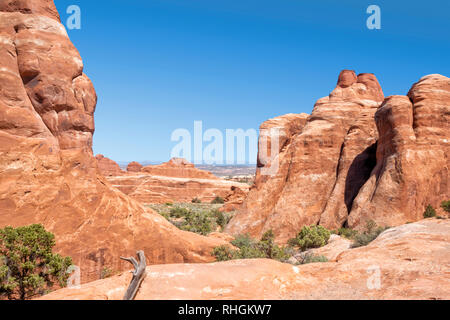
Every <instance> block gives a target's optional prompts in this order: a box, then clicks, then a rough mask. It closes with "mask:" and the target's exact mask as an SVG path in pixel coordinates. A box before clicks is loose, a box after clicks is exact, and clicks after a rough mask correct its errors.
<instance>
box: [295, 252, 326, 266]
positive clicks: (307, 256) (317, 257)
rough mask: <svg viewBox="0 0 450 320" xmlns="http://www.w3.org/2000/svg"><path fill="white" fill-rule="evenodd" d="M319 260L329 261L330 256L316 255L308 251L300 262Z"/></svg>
mask: <svg viewBox="0 0 450 320" xmlns="http://www.w3.org/2000/svg"><path fill="white" fill-rule="evenodd" d="M318 262H328V258H327V257H325V256H321V255H315V254H313V253H307V254H305V256H304V257H303V260H302V261H300V264H308V263H318Z"/></svg>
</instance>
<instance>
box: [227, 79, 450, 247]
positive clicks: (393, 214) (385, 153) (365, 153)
mask: <svg viewBox="0 0 450 320" xmlns="http://www.w3.org/2000/svg"><path fill="white" fill-rule="evenodd" d="M382 101H383V93H382V91H381V88H380V86H379V84H378V82H377V80H376V78H375V77H374V76H373V75H371V74H362V75H359V76H356V75H355V73H354V72H351V71H343V72H342V73H341V75H340V76H339V80H338V86H337V87H336V89H335V90H334V91H333V92H332V93H331V94H330V96H329V97H327V98H323V99H320V100H319V101H318V102H317V104H316V106H315V107H314V110H313V113H312V114H311V116H310V117H309V118H308V121H307V122H306V124H305V125H304V126H300V127H297V130H296V131H295V132H294V133H293V135H292V137H291V139H290V141H289V142H287V143H286V142H284V141H286V138H285V137H282V138H281V144H280V145H282V146H283V149H280V153H279V155H278V156H277V158H275V159H273V160H271V161H269V163H263V162H262V161H260V160H258V166H259V168H258V172H257V178H256V183H255V186H254V187H253V188H252V189H251V191H250V193H249V195H248V198H247V199H246V201H245V203H244V205H243V209H242V211H241V212H240V213H239V214H238V215H236V216H235V218H233V219H232V221H231V222H230V224H229V225H228V227H227V231H228V232H230V233H233V234H236V233H246V232H250V233H251V234H252V235H253V236H255V237H260V236H261V234H262V233H263V232H265V231H266V230H268V229H273V230H274V232H275V234H276V235H277V240H278V241H280V242H284V241H286V240H287V239H288V238H290V237H292V236H294V235H295V234H296V233H297V232H298V231H299V230H300V229H301V227H302V226H304V225H311V224H321V225H323V226H325V227H327V228H330V229H336V228H339V227H341V226H342V225H344V224H347V225H348V226H350V227H354V228H359V229H361V228H363V227H364V226H365V225H366V222H367V221H368V220H374V221H375V222H376V223H378V224H379V225H391V226H393V225H399V224H402V223H406V222H411V221H417V220H419V219H421V218H423V212H424V210H425V207H426V206H427V205H428V204H431V205H432V206H434V207H435V208H437V207H439V204H440V203H441V201H443V200H445V199H449V198H450V191H449V190H450V179H449V167H450V163H449V159H448V157H447V155H448V153H449V144H450V143H449V141H450V121H449V114H450V112H449V108H450V80H449V78H447V77H444V76H441V75H430V76H426V77H424V78H422V79H421V80H420V81H419V82H418V83H417V84H415V85H414V86H413V87H412V88H411V90H410V92H409V93H408V97H406V96H393V97H389V98H387V99H386V100H384V102H383V103H382V104H381V102H382ZM288 118H290V116H288ZM284 119H285V118H284V117H280V118H276V121H278V122H279V125H278V126H280V127H282V128H286V129H285V130H286V131H289V132H291V129H290V127H289V122H287V123H286V121H285V120H284ZM271 122H273V120H272V121H269V122H268V124H265V125H263V126H268V127H270V126H271ZM375 125H376V127H375ZM377 129H378V130H377ZM265 135H267V134H264V133H263V134H262V135H261V137H260V139H261V140H263V139H264V137H265ZM378 135H379V138H378ZM272 139H273V138H272ZM261 147H262V146H261V145H260V148H261ZM269 148H270V144H269ZM275 160H278V161H275ZM270 162H277V163H278V166H277V167H276V169H277V170H275V171H274V170H272V172H271V171H270V170H267V169H270V167H271V165H272V164H271V163H270ZM263 170H266V171H268V174H265V175H264V174H262V171H263Z"/></svg>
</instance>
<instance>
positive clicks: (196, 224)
mask: <svg viewBox="0 0 450 320" xmlns="http://www.w3.org/2000/svg"><path fill="white" fill-rule="evenodd" d="M179 228H180V229H181V230H184V231H190V232H194V233H198V234H201V235H204V236H206V235H208V234H209V233H211V232H212V231H213V222H212V221H211V217H210V216H209V215H208V214H207V213H205V212H192V211H191V212H189V214H187V215H186V216H184V223H182V224H181V225H180V226H179Z"/></svg>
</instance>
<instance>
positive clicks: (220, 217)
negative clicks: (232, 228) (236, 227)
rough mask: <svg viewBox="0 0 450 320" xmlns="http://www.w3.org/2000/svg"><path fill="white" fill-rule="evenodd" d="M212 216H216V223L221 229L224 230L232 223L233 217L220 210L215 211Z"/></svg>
mask: <svg viewBox="0 0 450 320" xmlns="http://www.w3.org/2000/svg"><path fill="white" fill-rule="evenodd" d="M212 214H213V215H214V217H215V219H216V223H217V225H218V226H220V228H221V229H222V230H223V229H224V228H225V226H226V225H227V224H228V222H230V220H231V217H232V216H231V215H230V214H228V213H225V212H221V211H219V210H213V212H212Z"/></svg>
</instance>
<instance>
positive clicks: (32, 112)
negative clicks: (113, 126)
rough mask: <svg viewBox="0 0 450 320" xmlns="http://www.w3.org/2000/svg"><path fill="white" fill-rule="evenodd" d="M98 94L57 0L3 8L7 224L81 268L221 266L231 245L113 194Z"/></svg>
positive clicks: (2, 173) (0, 213) (1, 179)
mask: <svg viewBox="0 0 450 320" xmlns="http://www.w3.org/2000/svg"><path fill="white" fill-rule="evenodd" d="M96 100H97V97H96V93H95V90H94V88H93V85H92V83H91V82H90V80H89V78H88V77H87V76H86V75H85V74H84V73H83V63H82V60H81V58H80V55H79V53H78V51H77V50H76V49H75V47H74V46H73V44H72V43H71V42H70V40H69V38H68V35H67V33H66V31H65V28H64V27H63V25H62V24H61V23H60V21H59V17H58V13H57V11H56V9H55V6H54V4H53V1H44V0H41V1H38V0H33V1H31V0H30V1H26V0H22V1H1V2H0V227H4V226H7V225H12V226H20V225H29V224H31V223H41V224H43V225H44V226H45V227H46V228H47V229H48V230H50V231H51V232H53V233H54V234H55V235H56V242H57V248H56V249H57V251H58V252H60V253H62V254H64V255H69V256H71V257H72V258H73V261H74V263H75V264H76V265H78V266H79V267H80V268H81V272H82V281H83V282H85V281H88V280H93V279H98V277H99V276H100V274H101V270H103V268H105V267H108V268H111V269H114V270H123V269H124V268H128V266H127V265H126V263H121V262H119V261H120V260H119V257H120V256H130V255H133V254H134V253H135V252H136V250H144V251H145V254H146V256H147V258H148V262H149V263H151V264H153V263H175V262H206V261H211V260H212V257H211V256H210V253H211V249H212V248H213V247H215V246H217V245H218V244H223V243H224V241H221V240H217V239H208V238H205V237H201V236H198V235H195V234H192V233H187V232H182V231H180V230H178V229H177V228H175V227H174V226H172V225H171V224H170V223H169V222H167V221H166V220H165V219H164V218H162V217H161V216H159V215H158V214H156V213H154V212H153V211H151V210H148V209H146V208H144V207H143V206H142V205H141V204H139V203H138V202H136V201H135V200H133V199H131V198H129V197H127V196H126V195H124V194H123V193H122V192H120V191H118V190H116V189H115V188H112V187H111V186H110V184H109V183H108V181H107V180H106V179H105V178H104V177H103V176H102V175H101V174H99V172H98V168H97V161H96V160H95V158H94V156H93V154H92V136H93V133H94V117H93V115H94V111H95V106H96Z"/></svg>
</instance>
